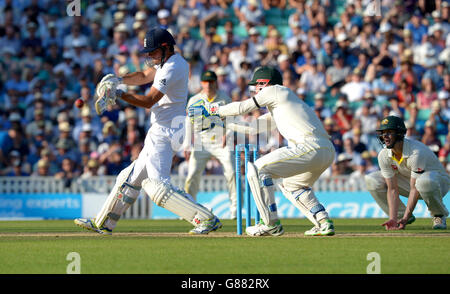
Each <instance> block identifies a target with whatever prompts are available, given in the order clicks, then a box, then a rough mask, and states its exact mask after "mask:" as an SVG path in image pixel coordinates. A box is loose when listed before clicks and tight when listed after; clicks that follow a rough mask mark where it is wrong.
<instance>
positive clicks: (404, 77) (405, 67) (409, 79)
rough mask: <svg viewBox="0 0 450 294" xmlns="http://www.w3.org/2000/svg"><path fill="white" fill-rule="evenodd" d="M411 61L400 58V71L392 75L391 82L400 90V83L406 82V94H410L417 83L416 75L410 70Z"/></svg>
mask: <svg viewBox="0 0 450 294" xmlns="http://www.w3.org/2000/svg"><path fill="white" fill-rule="evenodd" d="M412 65H413V63H412V61H411V60H410V59H408V58H402V60H401V63H400V69H399V70H397V71H396V72H395V74H394V78H393V82H394V83H395V84H396V85H397V87H398V88H400V86H401V85H400V84H401V83H402V82H404V81H405V82H406V83H407V85H408V92H412V91H413V89H414V87H415V84H416V82H417V77H416V74H415V73H414V71H413V69H412Z"/></svg>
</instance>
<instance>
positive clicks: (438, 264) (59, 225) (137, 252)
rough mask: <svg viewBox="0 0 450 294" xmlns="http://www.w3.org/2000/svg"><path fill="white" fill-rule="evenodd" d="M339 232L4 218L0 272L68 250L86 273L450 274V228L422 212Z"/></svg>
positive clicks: (49, 263)
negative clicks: (99, 228)
mask: <svg viewBox="0 0 450 294" xmlns="http://www.w3.org/2000/svg"><path fill="white" fill-rule="evenodd" d="M334 221H335V226H336V235H335V236H331V237H304V236H303V232H304V231H305V230H307V229H310V228H311V224H310V223H309V222H308V221H307V220H306V219H284V220H282V224H283V225H284V229H285V235H283V236H281V237H248V236H245V235H242V236H237V235H236V221H233V220H223V221H222V222H223V224H224V227H223V228H222V229H220V230H218V231H216V232H212V233H210V234H209V235H207V236H191V235H188V234H187V232H188V231H189V230H190V229H191V225H190V224H189V223H187V222H185V221H181V220H125V219H124V220H121V221H120V222H119V224H118V226H117V228H116V230H115V232H114V235H113V236H103V235H99V234H96V233H93V232H89V231H85V230H83V229H81V228H79V227H77V226H75V225H74V224H73V222H72V221H71V220H46V221H1V222H0V248H1V250H0V261H1V262H0V273H1V274H65V273H66V272H67V268H68V266H69V264H70V263H71V259H70V258H68V257H69V256H68V255H69V253H70V252H76V253H78V254H79V257H80V260H79V261H80V263H79V268H80V272H81V273H82V274H366V273H367V270H368V268H369V269H370V268H371V267H370V265H371V263H372V262H373V261H375V259H372V258H370V256H371V255H370V254H371V253H372V252H375V253H376V254H378V259H377V262H378V268H379V270H380V272H381V273H382V274H449V273H450V266H449V264H450V250H449V247H448V245H449V244H450V243H449V241H450V231H448V230H440V231H438V230H432V229H431V219H417V220H416V222H415V223H413V224H411V225H408V226H407V229H406V230H403V231H389V232H388V231H385V230H384V228H383V227H381V226H380V224H381V223H382V222H383V221H384V220H382V219H335V220H334Z"/></svg>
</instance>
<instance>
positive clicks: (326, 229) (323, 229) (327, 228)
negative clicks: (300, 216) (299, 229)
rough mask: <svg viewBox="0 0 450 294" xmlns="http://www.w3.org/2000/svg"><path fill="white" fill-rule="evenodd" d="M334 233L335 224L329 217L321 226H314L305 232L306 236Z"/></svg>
mask: <svg viewBox="0 0 450 294" xmlns="http://www.w3.org/2000/svg"><path fill="white" fill-rule="evenodd" d="M333 235H334V224H333V221H332V220H330V219H327V220H326V221H325V222H324V223H323V224H320V227H316V226H315V227H314V228H312V229H311V230H309V231H306V232H305V236H333Z"/></svg>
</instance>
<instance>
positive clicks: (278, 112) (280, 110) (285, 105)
mask: <svg viewBox="0 0 450 294" xmlns="http://www.w3.org/2000/svg"><path fill="white" fill-rule="evenodd" d="M282 84H283V81H282V76H281V73H280V72H279V71H278V70H277V69H275V68H273V67H260V68H259V69H257V70H256V71H255V73H254V74H253V78H252V80H251V81H250V83H249V85H254V86H255V93H256V94H255V96H254V97H252V98H250V99H247V100H244V101H242V102H233V103H230V104H228V105H224V106H217V105H213V104H212V105H204V106H201V105H200V106H191V107H190V108H189V111H188V115H189V116H198V115H200V114H201V115H202V116H204V117H209V116H219V117H226V116H236V115H241V114H245V113H248V112H250V111H253V110H256V109H258V108H261V107H267V109H268V110H269V112H268V113H267V114H264V115H262V116H260V117H259V118H258V125H262V124H264V121H266V122H267V123H269V124H271V125H273V126H274V127H277V128H278V131H279V132H280V134H281V135H282V136H283V137H284V138H285V139H287V140H288V142H289V143H288V146H286V147H281V148H279V149H276V150H275V151H272V152H270V153H268V154H266V155H264V156H262V157H260V158H259V159H258V160H256V161H255V163H254V164H253V163H251V162H249V163H248V172H247V179H248V182H249V184H250V189H251V192H252V194H253V197H254V199H255V203H256V206H257V208H258V211H259V213H260V215H261V220H262V222H260V223H258V224H256V225H255V226H250V227H248V228H247V229H246V233H247V234H248V235H251V236H265V235H272V236H279V235H282V234H283V233H284V229H283V227H282V225H281V223H280V220H279V218H278V214H277V206H276V202H275V196H274V183H273V179H277V178H282V179H283V180H282V184H280V188H281V191H282V192H283V194H284V195H285V196H286V197H287V198H288V199H289V200H290V201H291V202H292V203H293V204H294V205H295V206H296V207H297V208H299V209H300V211H302V213H303V214H305V215H306V216H307V217H308V219H309V220H310V221H311V222H312V223H313V224H314V227H313V228H312V229H311V230H308V231H306V232H305V235H307V236H325V235H334V233H335V231H334V224H333V222H332V221H331V220H330V219H329V216H328V213H327V212H326V210H325V208H324V206H323V205H322V204H321V203H320V202H319V201H318V199H317V198H316V196H315V194H314V192H313V190H312V186H313V184H314V182H315V181H316V180H317V179H318V178H319V176H320V175H321V174H322V173H323V172H324V171H325V170H326V169H327V168H328V167H329V166H330V165H331V164H332V162H333V160H334V158H335V149H334V146H333V144H332V143H331V141H330V138H329V136H328V134H327V132H326V131H325V129H324V127H323V124H322V122H321V121H320V119H319V118H318V117H317V116H316V114H315V113H314V111H313V109H312V108H311V107H309V106H308V105H307V104H306V103H304V102H303V101H302V100H301V99H299V98H298V96H297V95H296V94H295V93H294V92H293V91H292V90H290V89H289V88H287V87H284V86H282ZM199 113H200V114H199ZM271 122H272V123H271Z"/></svg>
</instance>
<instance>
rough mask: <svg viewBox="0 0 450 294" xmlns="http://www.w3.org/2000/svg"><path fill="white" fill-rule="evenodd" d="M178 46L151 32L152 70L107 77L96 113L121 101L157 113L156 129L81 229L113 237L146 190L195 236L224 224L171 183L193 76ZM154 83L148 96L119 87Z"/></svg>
mask: <svg viewBox="0 0 450 294" xmlns="http://www.w3.org/2000/svg"><path fill="white" fill-rule="evenodd" d="M174 45H175V40H174V38H173V36H172V35H171V34H170V33H169V32H168V31H167V30H165V29H162V28H159V27H157V28H152V29H150V30H149V31H148V32H147V34H146V37H145V40H144V49H143V50H142V53H145V54H148V58H149V59H148V61H150V62H151V63H152V66H150V67H149V68H148V69H146V70H144V71H142V72H134V73H130V74H127V75H125V76H124V77H123V78H117V77H115V76H114V75H107V76H105V77H104V78H103V79H102V81H101V82H100V83H99V85H98V86H97V92H96V96H97V101H96V110H97V112H98V113H99V114H101V113H103V112H104V111H105V110H106V108H107V106H108V105H110V104H115V100H116V99H117V98H120V99H122V100H124V101H126V102H128V103H130V104H132V105H135V106H138V107H145V108H149V109H151V118H150V119H151V127H150V129H149V130H148V133H147V135H146V138H145V142H144V147H143V149H142V151H141V153H140V154H139V156H138V158H137V159H136V160H135V161H133V162H132V163H131V164H130V165H129V166H128V167H127V168H125V169H124V170H122V171H121V172H120V173H119V175H118V176H117V179H116V183H115V185H114V187H113V189H112V191H111V192H110V194H109V196H108V198H107V200H106V202H105V203H104V205H103V208H102V209H101V210H100V212H99V213H98V214H97V216H96V217H95V218H94V219H84V218H78V219H75V224H77V225H78V226H81V227H83V228H85V229H89V230H92V231H95V232H98V233H101V234H111V233H112V230H113V229H114V228H115V226H116V224H117V222H118V220H119V219H120V217H121V215H122V214H123V213H124V212H125V211H126V210H127V209H128V208H129V207H130V206H131V205H132V204H133V203H134V202H135V201H136V199H137V198H138V196H139V193H140V190H141V188H142V189H144V191H145V192H146V194H147V195H148V196H149V197H150V198H151V199H152V201H154V202H155V203H156V204H157V205H158V206H161V207H164V208H166V209H167V210H169V211H171V212H173V213H175V214H176V215H178V216H180V217H181V218H183V219H185V220H186V221H188V222H190V223H191V224H193V225H194V226H195V227H194V229H192V230H191V231H190V233H191V234H208V233H209V232H211V231H214V230H217V229H218V228H220V227H221V226H222V224H221V223H220V221H219V219H218V218H217V217H216V216H215V215H213V214H212V212H211V211H210V210H209V209H207V208H205V207H204V206H202V205H200V204H198V203H196V202H195V201H194V200H193V198H192V197H191V196H190V195H189V194H187V193H185V192H184V191H182V190H180V189H177V188H176V187H174V186H172V184H171V183H170V169H171V165H172V164H171V163H172V158H173V155H174V152H175V151H174V148H173V146H176V143H175V142H173V140H174V137H176V138H178V137H177V136H174V135H175V134H176V133H177V132H183V134H184V121H185V117H186V108H185V107H186V102H187V95H188V87H187V84H188V74H189V66H188V63H187V62H186V61H185V60H184V58H183V57H182V56H180V55H179V54H177V53H175V51H174ZM151 82H153V84H152V86H151V88H150V90H149V91H148V93H147V94H146V95H137V94H129V93H125V92H123V91H121V90H120V89H117V85H118V84H120V83H124V84H127V85H144V84H148V83H151ZM177 118H178V119H177ZM180 118H181V119H180ZM177 121H178V123H176V122H177ZM180 121H181V123H179V122H180ZM174 125H175V126H174ZM173 143H174V144H173Z"/></svg>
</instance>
